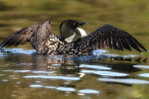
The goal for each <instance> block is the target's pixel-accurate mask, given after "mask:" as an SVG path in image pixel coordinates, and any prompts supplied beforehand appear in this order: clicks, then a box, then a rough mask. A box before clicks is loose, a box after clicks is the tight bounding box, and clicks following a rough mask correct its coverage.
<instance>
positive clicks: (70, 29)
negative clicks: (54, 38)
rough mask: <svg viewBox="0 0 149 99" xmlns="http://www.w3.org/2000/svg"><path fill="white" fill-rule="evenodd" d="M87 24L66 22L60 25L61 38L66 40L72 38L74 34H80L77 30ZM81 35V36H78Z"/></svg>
mask: <svg viewBox="0 0 149 99" xmlns="http://www.w3.org/2000/svg"><path fill="white" fill-rule="evenodd" d="M85 24H86V23H85V22H82V21H77V20H64V21H62V22H61V24H60V27H59V28H60V36H61V40H65V39H66V38H68V37H70V36H72V35H73V34H74V33H76V34H77V33H78V30H77V28H78V27H81V26H83V25H85ZM77 35H80V34H77Z"/></svg>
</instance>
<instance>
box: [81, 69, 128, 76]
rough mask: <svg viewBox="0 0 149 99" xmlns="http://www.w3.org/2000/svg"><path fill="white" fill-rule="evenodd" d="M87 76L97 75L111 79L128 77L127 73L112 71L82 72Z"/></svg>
mask: <svg viewBox="0 0 149 99" xmlns="http://www.w3.org/2000/svg"><path fill="white" fill-rule="evenodd" d="M81 72H82V73H85V74H95V75H100V76H110V77H125V76H128V74H126V73H119V72H111V71H96V70H82V71H81Z"/></svg>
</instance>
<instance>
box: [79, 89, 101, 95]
mask: <svg viewBox="0 0 149 99" xmlns="http://www.w3.org/2000/svg"><path fill="white" fill-rule="evenodd" d="M78 93H79V94H80V95H84V94H99V93H100V91H98V90H94V89H81V90H79V91H78Z"/></svg>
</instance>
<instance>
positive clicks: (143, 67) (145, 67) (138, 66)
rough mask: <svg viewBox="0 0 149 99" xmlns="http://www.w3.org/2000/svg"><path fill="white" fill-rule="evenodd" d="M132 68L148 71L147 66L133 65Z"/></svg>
mask: <svg viewBox="0 0 149 99" xmlns="http://www.w3.org/2000/svg"><path fill="white" fill-rule="evenodd" d="M133 66H134V67H136V68H140V69H149V65H133Z"/></svg>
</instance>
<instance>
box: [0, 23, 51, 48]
mask: <svg viewBox="0 0 149 99" xmlns="http://www.w3.org/2000/svg"><path fill="white" fill-rule="evenodd" d="M50 34H51V24H50V20H46V21H44V22H42V23H37V24H33V25H31V26H28V27H26V28H23V29H21V30H19V31H17V32H15V33H13V34H11V35H10V36H8V37H7V38H6V39H4V41H2V42H1V43H0V48H3V47H7V46H11V45H14V46H17V45H19V44H24V43H26V42H30V43H38V42H41V43H42V42H43V41H44V40H46V39H47V38H49V35H50ZM36 39H37V40H36ZM33 40H34V41H33ZM35 40H36V42H35ZM32 45H33V44H32ZM34 45H35V44H34ZM36 45H40V44H39V43H38V44H36Z"/></svg>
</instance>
